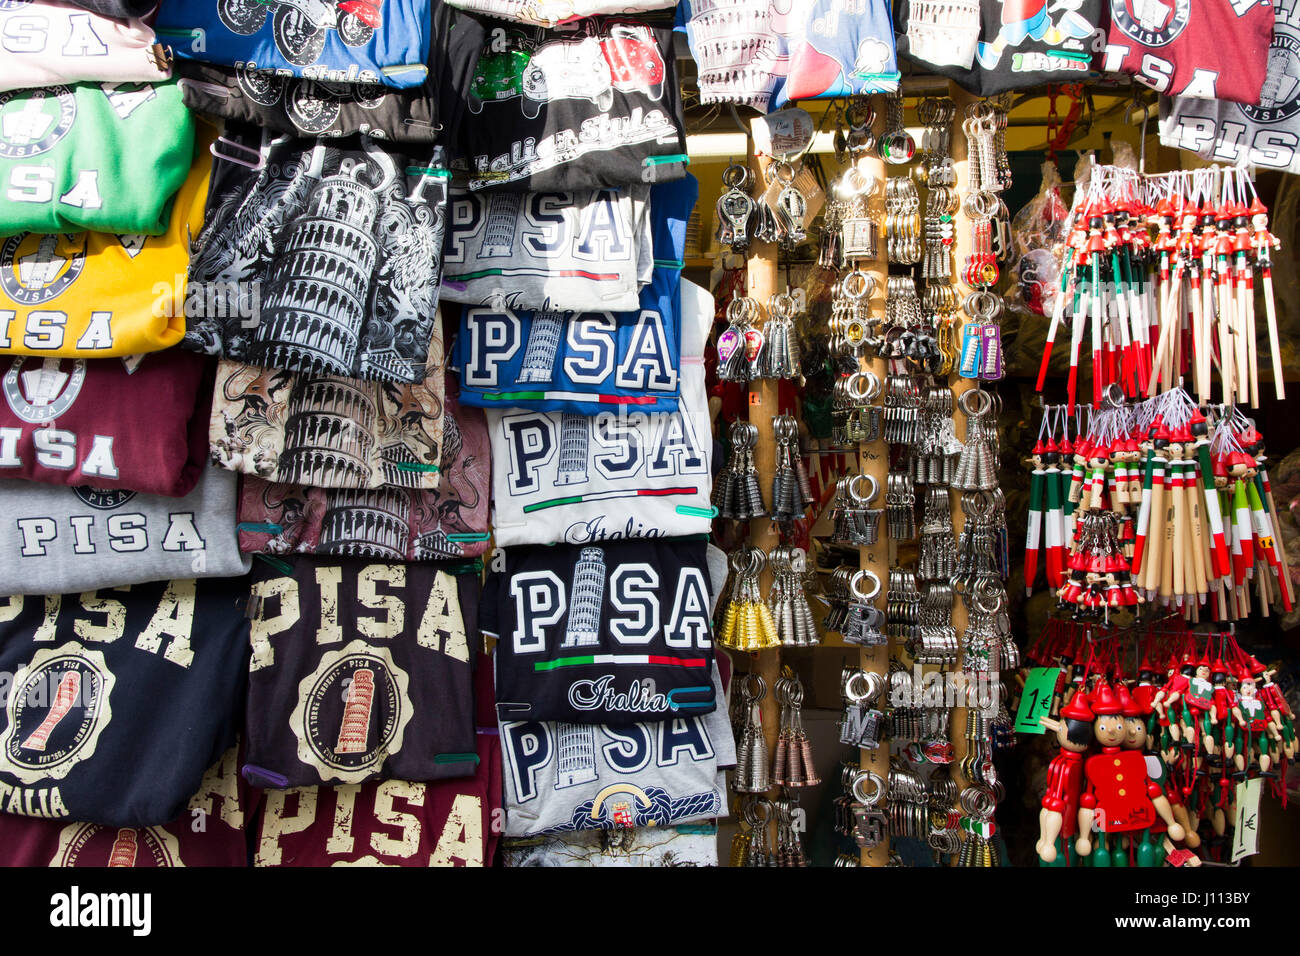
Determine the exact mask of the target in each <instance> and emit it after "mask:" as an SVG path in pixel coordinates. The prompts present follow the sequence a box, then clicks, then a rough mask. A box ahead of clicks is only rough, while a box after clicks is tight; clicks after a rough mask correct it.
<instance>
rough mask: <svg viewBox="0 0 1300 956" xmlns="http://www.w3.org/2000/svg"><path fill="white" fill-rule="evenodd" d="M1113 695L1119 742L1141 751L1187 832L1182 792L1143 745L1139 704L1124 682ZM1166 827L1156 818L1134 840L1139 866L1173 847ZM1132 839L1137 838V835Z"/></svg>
mask: <svg viewBox="0 0 1300 956" xmlns="http://www.w3.org/2000/svg"><path fill="white" fill-rule="evenodd" d="M1115 696H1116V697H1118V698H1119V704H1120V713H1121V714H1122V715H1123V716H1124V740H1123V742H1122V743H1121V744H1120V746H1121V747H1123V749H1125V750H1132V751H1136V752H1138V753H1140V754H1142V759H1143V760H1144V761H1145V762H1146V770H1147V776H1148V777H1149V778H1150V779H1151V780H1152V781H1154V782H1155V784H1156V785H1157V786H1158V787H1160V790H1161V792H1162V793H1163V794H1164V795H1165V798H1166V799H1167V800H1168V801H1169V808H1170V810H1171V811H1172V812H1173V814H1174V819H1175V820H1177V821H1178V823H1179V825H1180V826H1182V827H1183V830H1184V833H1186V830H1187V826H1186V823H1185V822H1184V820H1183V819H1182V818H1180V817H1179V815H1178V809H1179V801H1180V800H1181V798H1182V794H1181V793H1179V792H1178V787H1176V786H1172V785H1171V783H1170V779H1169V769H1168V767H1166V766H1165V762H1164V761H1163V760H1162V759H1160V756H1159V755H1158V754H1153V753H1150V752H1149V751H1148V750H1147V748H1146V744H1147V724H1146V714H1144V713H1143V712H1142V707H1141V705H1140V704H1138V702H1137V701H1135V700H1134V699H1133V698H1132V697H1131V696H1129V692H1128V688H1127V687H1125V686H1124V685H1123V684H1116V685H1115ZM1165 829H1166V828H1165V823H1164V821H1163V820H1160V819H1157V820H1156V821H1155V823H1153V824H1152V825H1151V827H1150V829H1148V830H1146V831H1144V832H1143V834H1142V839H1141V841H1138V842H1136V844H1135V846H1136V849H1135V850H1134V856H1135V858H1136V860H1137V865H1138V866H1143V867H1146V866H1160V865H1161V864H1163V863H1164V860H1165V855H1166V854H1167V853H1168V852H1169V851H1170V850H1171V849H1173V844H1172V843H1170V842H1169V840H1168V839H1167V838H1166V837H1165ZM1132 839H1133V840H1135V841H1136V840H1137V838H1136V835H1135V836H1134V837H1133V838H1132Z"/></svg>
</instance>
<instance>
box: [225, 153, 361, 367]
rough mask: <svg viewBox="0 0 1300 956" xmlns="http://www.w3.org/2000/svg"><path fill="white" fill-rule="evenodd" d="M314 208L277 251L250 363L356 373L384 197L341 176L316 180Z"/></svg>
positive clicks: (291, 228)
mask: <svg viewBox="0 0 1300 956" xmlns="http://www.w3.org/2000/svg"><path fill="white" fill-rule="evenodd" d="M308 206H309V209H308V213H307V215H305V216H303V217H302V218H301V219H299V220H297V221H296V222H295V223H294V224H293V225H292V226H290V228H289V234H288V236H287V238H286V239H285V241H284V246H283V248H281V249H280V250H278V252H279V258H278V259H277V260H276V263H275V266H274V268H273V270H272V272H271V276H270V281H269V288H268V291H267V293H266V301H265V304H264V305H263V307H262V320H261V322H259V323H258V326H257V329H256V330H255V332H254V334H253V339H254V341H253V342H252V343H250V346H249V354H248V361H249V362H250V363H252V364H254V365H264V366H266V367H268V368H292V369H296V370H298V371H302V372H309V373H315V374H323V375H352V374H354V372H355V369H356V365H357V355H358V352H359V350H360V348H361V326H362V325H363V324H364V323H365V320H366V310H367V309H368V308H369V306H370V302H369V289H370V277H371V276H372V275H373V274H374V271H375V265H376V263H377V262H378V260H379V243H378V241H377V240H376V239H375V236H374V231H375V221H376V219H377V218H378V216H379V199H378V197H377V196H376V194H375V192H374V191H373V190H372V189H371V188H370V187H369V186H367V185H365V184H364V183H361V182H358V181H357V180H356V179H355V178H354V177H353V175H344V174H337V175H334V176H329V177H326V178H325V179H322V180H321V181H320V182H319V183H318V184H317V185H316V188H315V189H314V190H313V191H312V194H311V197H310V199H309V200H308Z"/></svg>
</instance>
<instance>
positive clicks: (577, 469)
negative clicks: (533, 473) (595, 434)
mask: <svg viewBox="0 0 1300 956" xmlns="http://www.w3.org/2000/svg"><path fill="white" fill-rule="evenodd" d="M590 440H591V419H589V418H588V417H587V416H586V415H578V414H575V413H574V412H565V413H564V414H563V416H562V417H561V418H560V463H559V465H558V466H557V469H556V475H555V483H556V484H557V485H583V484H586V483H587V444H588V442H589V441H590Z"/></svg>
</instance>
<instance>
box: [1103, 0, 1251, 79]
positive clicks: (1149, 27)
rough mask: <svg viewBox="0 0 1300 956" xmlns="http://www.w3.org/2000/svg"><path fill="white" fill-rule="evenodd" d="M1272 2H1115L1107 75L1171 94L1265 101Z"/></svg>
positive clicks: (1148, 0) (1216, 0) (1176, 0)
mask: <svg viewBox="0 0 1300 956" xmlns="http://www.w3.org/2000/svg"><path fill="white" fill-rule="evenodd" d="M1272 39H1273V3H1272V0H1110V32H1109V34H1108V36H1107V40H1106V58H1105V61H1104V67H1103V68H1104V69H1105V71H1106V72H1108V73H1130V74H1132V75H1133V76H1134V77H1135V78H1136V79H1137V81H1138V82H1139V83H1142V84H1143V85H1145V86H1149V87H1151V89H1153V90H1155V91H1156V92H1158V93H1163V94H1164V95H1166V96H1195V97H1200V98H1202V99H1211V100H1231V101H1233V102H1236V103H1252V104H1257V103H1259V98H1260V92H1261V90H1262V89H1263V87H1264V77H1265V74H1266V73H1267V72H1268V48H1269V44H1270V43H1271V42H1272Z"/></svg>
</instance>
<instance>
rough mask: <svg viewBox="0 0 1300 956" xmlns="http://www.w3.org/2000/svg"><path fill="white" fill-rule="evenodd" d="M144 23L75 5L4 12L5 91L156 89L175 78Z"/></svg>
mask: <svg viewBox="0 0 1300 956" xmlns="http://www.w3.org/2000/svg"><path fill="white" fill-rule="evenodd" d="M154 40H155V38H154V32H153V30H151V29H150V28H149V26H148V24H146V23H145V22H144V21H143V20H114V19H112V18H110V17H103V16H100V15H99V14H98V13H91V12H90V11H89V10H85V9H83V8H81V7H76V6H73V5H72V4H70V3H57V2H54V0H35V2H29V3H7V4H5V5H4V6H3V7H0V91H6V90H24V89H35V88H38V87H43V86H63V85H65V84H69V83H82V82H93V83H102V82H117V83H129V82H141V83H157V82H159V81H161V80H165V79H167V78H168V77H169V76H171V70H170V69H168V68H167V67H166V66H165V65H164V63H163V62H162V60H161V54H159V55H155V53H154V49H153V46H154Z"/></svg>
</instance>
